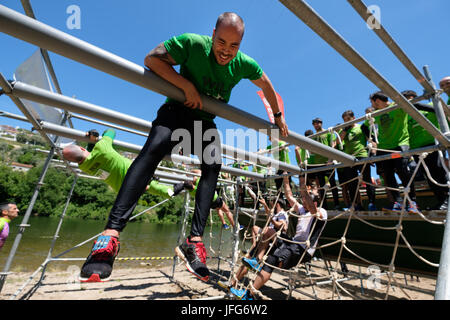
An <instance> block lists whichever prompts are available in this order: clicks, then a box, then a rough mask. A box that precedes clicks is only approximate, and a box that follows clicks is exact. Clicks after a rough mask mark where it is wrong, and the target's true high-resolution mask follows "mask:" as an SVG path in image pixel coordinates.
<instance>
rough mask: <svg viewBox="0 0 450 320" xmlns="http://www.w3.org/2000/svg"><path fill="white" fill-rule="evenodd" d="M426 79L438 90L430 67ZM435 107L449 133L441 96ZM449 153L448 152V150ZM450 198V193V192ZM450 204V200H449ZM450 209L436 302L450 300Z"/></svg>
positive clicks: (434, 100) (449, 172)
mask: <svg viewBox="0 0 450 320" xmlns="http://www.w3.org/2000/svg"><path fill="white" fill-rule="evenodd" d="M424 73H425V77H426V78H427V80H428V82H429V83H430V85H431V86H432V87H433V89H436V85H435V84H434V82H433V79H432V77H431V73H430V70H429V68H428V66H425V67H424ZM433 106H434V110H435V113H436V118H437V119H438V122H439V126H440V127H441V130H442V132H449V126H448V122H447V117H446V116H445V114H444V111H443V105H442V103H441V101H440V99H439V95H438V94H437V93H435V94H434V96H433ZM447 151H448V150H447ZM439 157H441V159H440V160H441V163H442V164H443V165H445V161H444V159H443V157H442V154H440V155H439ZM446 172H447V181H450V171H446ZM449 197H450V192H449ZM448 202H450V198H449V200H448ZM449 220H450V207H448V209H447V215H446V219H445V229H444V236H443V238H442V248H441V257H440V260H439V270H438V277H437V280H436V291H435V294H434V299H435V300H450V274H449V272H450V271H449V269H450V222H449Z"/></svg>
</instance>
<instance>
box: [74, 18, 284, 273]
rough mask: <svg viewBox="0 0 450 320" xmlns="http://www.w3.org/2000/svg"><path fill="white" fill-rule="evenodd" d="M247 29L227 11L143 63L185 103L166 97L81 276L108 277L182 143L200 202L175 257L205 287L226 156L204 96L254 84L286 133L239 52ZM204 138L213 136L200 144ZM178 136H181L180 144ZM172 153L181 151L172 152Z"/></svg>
mask: <svg viewBox="0 0 450 320" xmlns="http://www.w3.org/2000/svg"><path fill="white" fill-rule="evenodd" d="M244 29H245V27H244V22H243V20H242V18H241V17H239V16H238V15H237V14H235V13H232V12H225V13H223V14H221V15H220V16H219V18H218V19H217V22H216V26H215V28H214V30H213V34H212V37H210V36H204V35H198V34H193V33H185V34H182V35H180V36H175V37H172V38H170V39H169V40H166V41H164V42H162V43H160V44H159V45H158V46H157V47H156V48H155V49H153V50H152V51H150V53H149V54H148V55H147V56H146V57H145V59H144V64H145V66H146V67H147V68H149V69H151V71H152V72H154V73H155V74H157V75H158V76H160V77H161V78H163V79H164V80H166V81H168V82H169V83H171V84H172V85H174V86H175V87H177V88H179V89H180V90H181V91H182V92H183V94H184V98H185V100H184V101H176V100H173V99H170V98H168V99H167V100H166V101H165V103H164V104H163V105H162V106H161V108H160V109H159V110H158V114H157V117H156V119H155V120H154V121H153V123H152V124H153V125H152V128H151V130H150V133H149V136H148V138H147V142H146V143H145V145H144V147H143V148H142V150H141V152H140V153H139V155H138V157H137V158H136V160H135V161H134V162H133V164H132V165H131V167H130V169H129V170H128V172H127V175H126V177H125V180H124V182H123V183H122V186H121V188H120V191H119V193H118V195H117V198H116V201H115V203H114V205H113V207H112V209H111V212H110V214H109V218H108V223H107V225H106V228H105V230H104V231H103V233H102V235H101V236H100V237H99V239H98V241H97V242H98V243H99V244H98V245H95V246H94V247H93V249H92V251H91V254H89V256H88V258H87V260H86V263H85V265H84V266H83V267H82V270H81V275H82V276H84V277H87V278H90V279H92V280H91V281H102V280H103V279H105V278H107V277H109V276H110V274H111V272H112V266H113V263H114V260H115V257H116V254H117V248H118V246H119V235H120V232H121V231H122V230H123V229H124V228H125V226H126V224H127V222H128V219H129V216H130V210H131V209H132V206H133V205H134V203H135V202H136V201H137V199H138V198H139V197H140V195H141V194H142V193H143V192H144V190H145V187H146V185H147V183H148V181H150V179H151V178H152V176H153V173H154V172H155V170H156V167H157V166H158V163H159V162H160V161H161V159H162V158H163V157H164V156H165V155H167V154H171V153H178V148H179V147H180V145H181V144H182V148H183V151H184V152H185V153H186V154H195V155H197V156H198V158H199V160H200V162H201V167H200V169H201V171H202V176H201V178H200V182H199V184H198V192H197V193H196V196H195V204H196V205H195V210H194V215H193V218H192V224H191V230H190V235H189V236H188V237H187V238H186V239H185V240H184V242H183V243H182V244H181V245H180V246H178V247H177V248H176V249H175V251H176V254H177V255H178V256H179V257H180V258H181V259H182V260H184V261H185V262H186V267H187V269H188V270H189V272H191V273H192V274H194V275H195V276H197V277H198V278H199V279H201V280H203V281H208V279H209V270H208V268H207V266H206V249H205V246H204V244H203V240H202V239H203V232H204V229H205V226H206V222H207V218H208V215H209V210H210V207H211V201H212V199H213V196H214V191H215V188H216V184H217V178H218V175H219V172H220V168H221V164H222V158H221V143H220V135H219V132H218V131H217V127H216V125H215V123H214V115H212V114H210V113H208V112H205V111H204V110H202V109H203V100H202V96H201V95H206V96H208V97H209V98H212V99H216V100H219V101H222V102H228V101H229V99H230V95H231V91H232V89H233V87H234V86H235V85H237V84H238V82H239V81H240V80H242V79H249V80H250V81H252V82H253V83H254V84H255V85H256V86H258V87H259V88H261V89H262V91H263V93H264V96H265V97H266V98H267V100H268V102H269V104H270V106H271V108H272V112H273V113H274V116H275V124H276V125H277V126H278V127H279V128H280V131H281V136H287V134H288V128H287V125H286V123H285V120H284V117H283V116H282V114H281V111H280V108H279V106H278V102H277V98H276V93H275V89H274V87H273V86H272V83H271V82H270V80H269V78H268V77H267V75H266V74H265V73H264V72H263V70H262V69H261V67H260V66H259V65H258V63H257V62H256V61H255V60H254V59H252V58H251V57H249V56H247V55H246V54H244V53H242V52H241V51H239V48H240V44H241V41H242V38H243V35H244ZM175 65H180V69H179V70H180V71H179V72H177V71H176V70H175V69H174V66H175ZM178 129H180V130H178ZM186 132H187V133H188V136H187V139H185V133H186ZM194 133H195V134H194ZM205 133H206V134H207V136H208V137H205V139H203V137H204V136H205ZM180 135H181V136H182V137H183V138H182V140H183V141H182V142H181V143H180V142H179V140H180V139H179V137H180ZM175 136H177V137H175ZM185 140H186V141H185ZM188 140H190V144H189V141H188ZM187 145H188V146H187ZM189 146H193V150H192V149H191V150H189V149H190V148H189ZM175 147H176V148H177V149H176V151H175V152H173V151H174V150H173V149H174V148H175Z"/></svg>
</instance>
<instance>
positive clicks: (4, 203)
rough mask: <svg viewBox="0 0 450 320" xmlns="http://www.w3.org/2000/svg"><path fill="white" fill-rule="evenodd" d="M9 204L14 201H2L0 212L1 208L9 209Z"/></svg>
mask: <svg viewBox="0 0 450 320" xmlns="http://www.w3.org/2000/svg"><path fill="white" fill-rule="evenodd" d="M10 204H15V203H14V202H2V203H1V204H0V212H1V211H3V210H9V205H10Z"/></svg>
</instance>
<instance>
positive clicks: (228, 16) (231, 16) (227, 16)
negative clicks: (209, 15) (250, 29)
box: [215, 12, 245, 37]
mask: <svg viewBox="0 0 450 320" xmlns="http://www.w3.org/2000/svg"><path fill="white" fill-rule="evenodd" d="M226 20H228V21H230V20H231V21H232V24H233V25H237V24H240V25H241V27H242V37H243V36H244V31H245V24H244V19H242V18H241V17H240V16H239V15H238V14H237V13H235V12H224V13H222V14H221V15H220V16H219V17H218V18H217V21H216V27H215V29H216V30H217V29H218V28H219V27H220V25H221V24H222V23H224V22H225V21H226Z"/></svg>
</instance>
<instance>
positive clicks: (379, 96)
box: [369, 91, 389, 102]
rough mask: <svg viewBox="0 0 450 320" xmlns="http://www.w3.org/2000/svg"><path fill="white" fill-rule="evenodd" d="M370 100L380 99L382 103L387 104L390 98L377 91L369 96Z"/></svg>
mask: <svg viewBox="0 0 450 320" xmlns="http://www.w3.org/2000/svg"><path fill="white" fill-rule="evenodd" d="M369 99H370V100H373V101H375V100H377V99H380V100H381V101H384V102H387V101H388V100H389V97H388V96H387V95H386V94H385V93H384V92H383V91H377V92H375V93H372V94H371V95H370V96H369Z"/></svg>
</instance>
